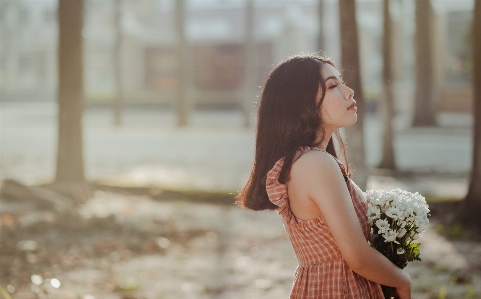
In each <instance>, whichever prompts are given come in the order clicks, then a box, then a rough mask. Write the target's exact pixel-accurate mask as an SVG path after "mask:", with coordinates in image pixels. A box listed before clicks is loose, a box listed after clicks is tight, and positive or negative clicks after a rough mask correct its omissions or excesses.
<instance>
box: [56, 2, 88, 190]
mask: <svg viewBox="0 0 481 299" xmlns="http://www.w3.org/2000/svg"><path fill="white" fill-rule="evenodd" d="M82 18H83V0H59V5H58V20H59V45H58V94H57V97H58V151H57V172H56V178H55V180H56V181H65V182H71V181H74V182H84V181H85V177H84V160H83V147H82V144H83V143H82V114H83V110H84V103H83V101H84V94H83V90H84V88H83V87H84V86H83V59H82V24H83V20H82Z"/></svg>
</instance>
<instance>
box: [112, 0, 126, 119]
mask: <svg viewBox="0 0 481 299" xmlns="http://www.w3.org/2000/svg"><path fill="white" fill-rule="evenodd" d="M114 5H115V8H114V27H115V28H114V30H115V45H114V53H113V54H114V55H113V60H114V61H113V65H114V79H115V88H116V93H115V96H114V103H113V108H114V109H113V110H114V125H115V126H120V125H121V124H122V110H123V103H124V97H123V95H124V94H123V86H122V0H115V1H114Z"/></svg>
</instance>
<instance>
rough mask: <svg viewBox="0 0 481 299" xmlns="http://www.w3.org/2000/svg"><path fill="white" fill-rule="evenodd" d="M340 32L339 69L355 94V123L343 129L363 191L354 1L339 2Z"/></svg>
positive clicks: (361, 107)
mask: <svg viewBox="0 0 481 299" xmlns="http://www.w3.org/2000/svg"><path fill="white" fill-rule="evenodd" d="M339 15H340V30H341V65H342V68H343V69H344V70H346V71H345V72H344V73H343V77H344V80H345V81H347V82H348V84H349V86H350V87H351V88H352V89H353V90H354V93H355V95H354V97H355V99H356V102H357V108H358V110H357V114H358V120H357V122H356V124H354V125H353V126H350V127H348V128H347V129H346V133H347V134H346V135H347V142H348V145H347V146H348V148H347V150H348V156H349V159H350V160H351V161H352V162H353V165H354V170H355V171H354V175H353V178H354V180H355V181H356V183H357V184H358V185H359V187H360V188H361V189H365V188H366V183H367V170H366V166H365V161H364V157H365V154H364V129H363V128H364V111H365V108H364V99H363V96H362V89H361V66H360V61H359V40H358V29H357V21H356V3H355V0H339Z"/></svg>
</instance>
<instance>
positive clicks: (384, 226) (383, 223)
mask: <svg viewBox="0 0 481 299" xmlns="http://www.w3.org/2000/svg"><path fill="white" fill-rule="evenodd" d="M376 226H377V227H378V228H379V232H378V233H379V234H383V233H385V232H386V231H387V230H389V222H387V220H386V219H379V220H377V221H376Z"/></svg>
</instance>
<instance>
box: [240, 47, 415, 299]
mask: <svg viewBox="0 0 481 299" xmlns="http://www.w3.org/2000/svg"><path fill="white" fill-rule="evenodd" d="M353 97H354V92H353V90H352V89H350V88H349V87H347V85H346V84H345V82H343V80H342V77H341V75H340V74H339V72H338V71H337V70H336V68H335V67H334V64H333V62H332V61H331V60H330V59H329V58H325V57H319V56H315V55H303V56H294V57H291V58H289V59H287V60H286V61H284V62H282V63H280V64H279V65H278V66H277V67H276V68H275V69H274V70H273V71H272V72H271V73H270V74H269V77H268V79H267V81H266V84H265V87H264V90H263V92H262V97H261V101H260V105H259V112H258V123H257V136H256V153H255V162H254V167H253V170H252V173H251V176H250V178H249V181H248V183H247V185H246V186H245V187H244V189H243V190H242V191H241V192H240V194H239V195H238V198H237V200H238V204H239V205H240V206H242V207H245V208H248V209H251V210H256V211H258V210H266V209H270V210H274V209H275V210H277V212H278V213H279V214H280V215H281V216H282V219H283V222H284V227H285V229H286V231H287V233H288V235H289V238H290V240H291V243H292V245H293V247H294V251H295V253H296V257H297V259H298V262H299V266H298V267H297V270H296V274H295V280H294V285H293V287H292V290H291V294H290V298H291V299H295V298H302V299H306V298H312V299H314V298H316V299H317V298H336V299H337V298H353V299H354V298H356V299H358V298H363V299H364V298H376V299H377V298H384V296H383V294H382V291H381V288H380V284H383V285H387V286H392V287H395V288H396V290H397V293H398V295H399V298H401V299H408V298H411V279H410V278H409V276H408V275H407V274H406V273H405V272H404V271H403V270H401V269H399V268H398V267H396V266H395V265H394V264H392V263H391V262H390V261H389V260H388V259H387V258H386V257H384V256H383V255H382V254H381V253H379V252H378V251H376V250H375V249H373V248H372V247H370V246H369V244H368V243H367V238H368V236H369V230H370V228H369V223H368V221H367V217H366V211H367V204H366V201H365V198H364V197H363V196H364V195H363V193H362V191H361V190H360V189H359V187H358V186H357V185H356V184H355V183H354V182H353V181H352V180H351V179H350V172H349V166H348V163H347V158H346V153H345V150H344V143H343V141H342V139H341V136H340V134H339V131H338V129H339V128H341V127H347V126H350V125H352V124H354V123H355V122H356V120H357V114H356V110H357V108H356V101H355V100H354V98H353ZM334 137H335V138H336V139H337V142H338V143H339V146H340V148H341V149H342V152H343V156H344V160H345V161H346V166H344V165H343V164H342V163H341V162H340V161H339V160H338V159H337V153H336V150H335V148H334V142H333V138H334Z"/></svg>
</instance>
